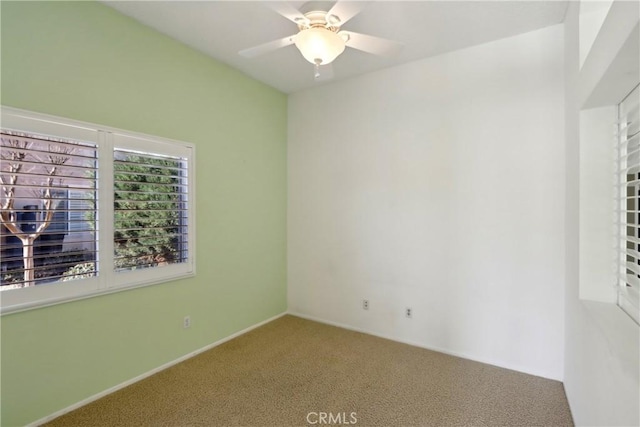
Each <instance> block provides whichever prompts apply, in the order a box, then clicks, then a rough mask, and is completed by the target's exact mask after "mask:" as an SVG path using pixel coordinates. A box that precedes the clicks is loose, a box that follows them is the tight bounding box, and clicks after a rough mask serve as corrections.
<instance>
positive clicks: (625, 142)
mask: <svg viewBox="0 0 640 427" xmlns="http://www.w3.org/2000/svg"><path fill="white" fill-rule="evenodd" d="M618 117H619V135H620V139H619V146H618V151H619V157H618V159H619V169H618V173H619V181H618V182H619V185H620V192H619V195H620V204H619V206H620V245H619V247H620V269H619V272H620V274H619V286H618V305H620V307H621V308H622V309H623V310H624V311H625V312H627V313H628V314H629V315H630V316H631V317H632V318H633V319H634V320H635V321H636V323H640V92H639V89H638V86H637V87H636V88H635V89H634V90H633V91H632V92H631V93H630V94H629V95H628V96H627V97H626V98H625V99H624V100H623V101H622V102H621V103H620V104H619V106H618Z"/></svg>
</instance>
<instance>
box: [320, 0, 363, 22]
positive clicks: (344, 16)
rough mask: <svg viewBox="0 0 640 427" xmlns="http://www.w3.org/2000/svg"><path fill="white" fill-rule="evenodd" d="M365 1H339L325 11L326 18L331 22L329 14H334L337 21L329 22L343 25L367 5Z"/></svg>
mask: <svg viewBox="0 0 640 427" xmlns="http://www.w3.org/2000/svg"><path fill="white" fill-rule="evenodd" d="M367 4H368V2H366V1H340V0H338V1H337V2H336V4H334V5H333V7H332V8H331V9H330V10H329V12H327V20H328V21H329V22H331V16H335V17H337V18H338V19H339V21H338V22H331V23H332V24H338V25H343V24H344V23H345V22H347V21H348V20H350V19H351V18H353V17H354V16H356V15H357V14H359V13H360V12H362V11H363V10H364V9H365V8H366V7H367Z"/></svg>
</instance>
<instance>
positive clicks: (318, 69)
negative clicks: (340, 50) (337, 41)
mask: <svg viewBox="0 0 640 427" xmlns="http://www.w3.org/2000/svg"><path fill="white" fill-rule="evenodd" d="M332 78H333V64H326V65H314V70H313V79H314V80H315V81H317V82H322V81H325V80H331V79H332Z"/></svg>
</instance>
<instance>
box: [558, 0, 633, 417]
mask: <svg viewBox="0 0 640 427" xmlns="http://www.w3.org/2000/svg"><path fill="white" fill-rule="evenodd" d="M638 9H639V7H638V3H637V2H621V1H617V0H616V1H614V2H613V4H612V5H611V8H610V9H609V11H608V15H607V17H606V19H605V21H604V22H603V24H602V27H601V29H600V32H599V33H598V34H597V35H596V39H595V40H594V42H593V47H592V49H591V51H590V52H589V54H588V55H587V57H586V59H585V62H584V65H583V67H582V68H580V66H579V53H578V52H579V33H580V31H579V4H578V3H577V2H571V3H570V5H569V9H568V11H567V15H566V18H565V43H566V44H565V52H566V55H565V81H566V82H567V84H566V93H565V106H566V110H565V117H566V173H567V175H566V186H567V200H566V212H567V215H566V227H565V230H566V248H567V252H566V341H565V378H564V386H565V390H566V393H567V397H568V399H569V404H570V406H571V412H572V414H573V418H574V421H575V423H576V424H577V425H595V426H614V425H620V426H637V425H640V391H639V390H640V380H639V377H640V374H639V369H640V364H639V360H640V357H639V356H640V355H639V345H640V338H639V334H640V330H639V328H638V325H636V324H635V323H634V322H633V321H632V320H631V319H630V318H629V316H627V315H626V314H625V313H623V312H622V310H621V309H620V308H618V307H617V306H616V305H615V304H614V303H604V302H594V301H590V300H588V299H585V298H590V299H593V300H599V301H606V300H607V299H610V298H608V297H607V293H608V292H610V290H611V289H610V286H611V283H610V280H609V279H608V274H607V272H608V271H609V270H608V266H607V263H606V262H603V260H602V259H599V262H598V263H597V264H594V265H592V266H591V267H586V268H590V269H591V272H592V273H593V274H594V275H597V276H598V277H600V279H599V280H598V279H596V277H589V278H588V280H587V278H586V277H585V274H584V269H585V265H586V264H588V263H589V261H590V259H591V260H593V259H595V258H592V257H593V256H594V253H595V252H597V251H602V250H603V249H602V248H596V247H593V246H590V245H589V243H591V244H592V245H600V244H602V243H603V242H606V241H608V240H609V239H610V236H609V237H608V236H607V233H606V229H607V227H609V226H610V225H611V223H610V218H608V217H607V215H606V213H604V212H602V211H597V210H595V203H596V202H597V200H596V199H598V198H599V199H600V201H601V202H602V203H605V204H607V205H609V202H608V200H609V196H608V195H607V191H606V189H605V188H604V187H603V188H601V189H600V190H599V191H596V192H595V193H591V194H589V195H588V197H587V199H583V200H580V199H579V198H578V195H579V194H581V195H583V196H585V195H586V194H587V193H588V188H587V187H588V186H589V185H593V182H594V181H593V180H591V178H593V177H595V176H599V177H601V178H605V176H606V175H607V173H606V172H605V171H603V170H602V168H603V167H604V166H603V164H602V163H600V162H597V161H595V160H596V159H595V156H598V155H602V153H600V154H598V153H596V152H595V149H596V147H594V146H593V142H594V141H593V134H591V132H593V131H594V126H599V125H598V124H597V122H598V120H600V122H601V123H602V121H606V116H607V115H609V114H608V113H607V111H609V113H611V112H612V110H611V109H612V107H611V105H613V103H614V102H619V101H620V99H621V98H622V96H623V94H624V93H628V91H630V90H631V88H632V87H633V86H632V87H628V84H627V88H626V89H625V90H621V87H622V86H624V85H621V84H620V82H623V81H624V79H628V78H629V75H627V73H625V70H619V69H618V70H616V68H617V67H615V66H614V67H612V66H611V64H614V63H615V62H616V59H615V57H616V56H617V55H618V52H619V51H620V49H621V48H622V46H624V45H626V44H627V39H628V37H629V36H630V35H631V34H635V37H637V25H638V16H639V10H638ZM634 28H635V30H634ZM634 31H635V33H633V32H634ZM635 53H636V55H637V54H638V52H637V49H636V52H635ZM635 61H636V66H637V61H638V59H637V56H636V60H635ZM623 62H626V61H623ZM631 64H633V63H632V62H631ZM611 72H614V73H620V74H619V75H613V76H611V75H608V74H609V73H611ZM631 77H632V78H633V79H634V80H635V81H636V82H637V79H638V78H640V76H639V75H638V73H637V71H636V72H635V73H633V75H632V76H631ZM602 82H605V83H606V85H610V87H609V88H607V87H602ZM630 84H633V83H632V82H631V83H630ZM616 92H618V93H616ZM593 93H598V94H599V95H598V96H597V99H598V100H599V102H600V105H599V106H600V107H602V108H599V109H598V110H583V109H584V108H591V107H594V105H588V106H587V105H586V104H587V103H589V104H592V103H593V98H594V97H593V96H592V94H593ZM603 94H613V95H614V96H613V97H612V98H611V99H610V100H609V101H606V99H605V96H604V95H603ZM607 103H609V104H610V105H608V104H607ZM581 110H583V111H582V112H581ZM603 117H605V120H602V118H603ZM609 117H610V115H609ZM594 120H595V121H594ZM581 131H582V132H581ZM602 133H603V134H604V133H606V130H603V131H602ZM605 251H606V250H605ZM600 256H603V255H602V253H601V255H600ZM580 272H582V273H583V274H582V275H581V274H579V273H580ZM598 286H599V287H600V288H598ZM580 297H582V298H583V299H581V298H580Z"/></svg>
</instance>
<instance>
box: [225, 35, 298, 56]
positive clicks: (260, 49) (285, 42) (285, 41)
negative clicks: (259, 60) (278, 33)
mask: <svg viewBox="0 0 640 427" xmlns="http://www.w3.org/2000/svg"><path fill="white" fill-rule="evenodd" d="M294 37H295V34H294V35H291V36H287V37H283V38H281V39H278V40H273V41H270V42H268V43H264V44H261V45H258V46H254V47H250V48H248V49H244V50H241V51H240V52H238V53H239V54H240V55H241V56H244V57H245V58H254V57H256V56H259V55H264V54H265V53H269V52H272V51H274V50H276V49H280V48H281V47H285V46H289V45H290V44H293V39H294Z"/></svg>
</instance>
